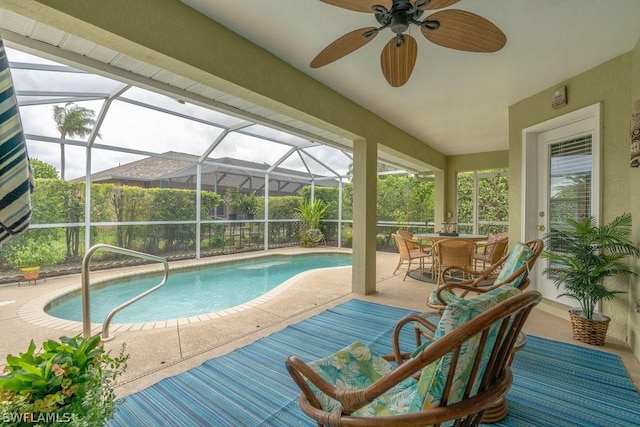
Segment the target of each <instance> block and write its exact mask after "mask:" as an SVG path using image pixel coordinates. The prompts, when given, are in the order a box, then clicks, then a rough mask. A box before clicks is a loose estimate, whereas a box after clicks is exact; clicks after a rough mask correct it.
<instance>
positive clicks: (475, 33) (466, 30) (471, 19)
mask: <svg viewBox="0 0 640 427" xmlns="http://www.w3.org/2000/svg"><path fill="white" fill-rule="evenodd" d="M426 21H438V22H439V23H440V26H439V27H438V28H437V29H435V30H430V29H428V28H424V27H421V30H422V34H424V36H425V37H426V38H427V39H428V40H429V41H431V42H433V43H435V44H438V45H440V46H444V47H448V48H450V49H457V50H464V51H467V52H496V51H498V50H500V49H502V48H503V47H504V45H505V44H506V43H507V36H505V34H504V33H503V32H502V31H501V30H500V28H498V27H496V26H495V25H494V24H493V23H491V22H490V21H488V20H486V19H485V18H483V17H482V16H478V15H476V14H475V13H471V12H466V11H464V10H457V9H449V10H442V11H440V12H435V13H432V14H431V15H429V16H427V18H426V19H425V20H424V21H423V22H426Z"/></svg>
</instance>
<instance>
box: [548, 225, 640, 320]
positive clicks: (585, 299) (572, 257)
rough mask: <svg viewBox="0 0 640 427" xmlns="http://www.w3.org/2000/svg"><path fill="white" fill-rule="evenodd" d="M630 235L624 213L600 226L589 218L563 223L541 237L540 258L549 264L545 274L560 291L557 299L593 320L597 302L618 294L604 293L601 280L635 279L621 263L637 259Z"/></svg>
mask: <svg viewBox="0 0 640 427" xmlns="http://www.w3.org/2000/svg"><path fill="white" fill-rule="evenodd" d="M630 235H631V214H629V213H625V214H623V215H620V216H619V217H617V218H615V219H613V220H612V221H611V222H609V223H608V224H604V225H600V226H598V225H597V224H596V220H595V218H593V217H588V218H586V219H585V220H583V221H576V220H573V219H567V220H566V227H564V228H557V229H552V230H551V231H550V232H549V233H547V235H546V236H545V240H546V246H547V250H546V251H544V252H543V253H542V256H543V257H545V258H547V259H548V260H549V261H550V263H549V267H548V268H547V269H546V270H545V272H546V273H548V274H549V277H550V278H551V279H552V280H553V282H554V284H555V285H556V286H557V287H558V288H563V289H564V293H563V294H562V295H561V296H567V297H569V298H573V299H575V300H577V301H578V302H579V303H580V307H581V309H582V311H583V314H584V317H586V318H587V319H592V318H593V313H594V310H595V307H596V304H598V302H599V301H601V300H610V299H612V298H613V297H614V296H615V295H616V294H617V293H620V292H622V291H615V290H611V289H608V288H607V287H606V283H605V282H604V279H605V278H607V277H613V276H619V275H621V276H635V275H636V273H634V272H633V271H632V270H631V268H630V266H629V264H628V263H627V262H626V260H625V259H626V258H627V257H629V256H631V257H638V256H640V249H638V247H637V246H636V245H634V243H633V242H632V241H631V239H630Z"/></svg>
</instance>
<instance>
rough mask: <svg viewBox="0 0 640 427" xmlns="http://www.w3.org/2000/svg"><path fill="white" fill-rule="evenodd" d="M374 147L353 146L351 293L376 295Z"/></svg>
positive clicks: (363, 143)
mask: <svg viewBox="0 0 640 427" xmlns="http://www.w3.org/2000/svg"><path fill="white" fill-rule="evenodd" d="M377 157H378V147H377V145H376V143H375V142H372V141H366V140H364V139H361V140H356V141H354V142H353V261H352V262H353V273H352V283H351V289H352V290H353V292H357V293H360V294H364V295H368V294H372V293H374V292H375V291H376V177H377V175H376V174H377Z"/></svg>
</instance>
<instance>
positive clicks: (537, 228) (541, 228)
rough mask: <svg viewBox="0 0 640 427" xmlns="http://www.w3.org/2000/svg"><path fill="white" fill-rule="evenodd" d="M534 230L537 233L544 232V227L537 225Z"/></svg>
mask: <svg viewBox="0 0 640 427" xmlns="http://www.w3.org/2000/svg"><path fill="white" fill-rule="evenodd" d="M536 230H538V231H544V230H545V228H544V225H537V226H536Z"/></svg>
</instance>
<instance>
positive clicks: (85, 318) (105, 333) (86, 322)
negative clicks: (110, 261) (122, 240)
mask: <svg viewBox="0 0 640 427" xmlns="http://www.w3.org/2000/svg"><path fill="white" fill-rule="evenodd" d="M98 249H105V250H108V251H109V252H115V253H118V254H122V255H130V256H132V257H135V258H142V259H146V260H149V261H157V262H161V263H163V264H164V276H163V278H162V281H161V282H160V283H159V284H157V285H156V286H154V287H153V288H151V289H148V290H146V291H144V292H143V293H141V294H140V295H138V296H135V297H133V298H131V299H130V300H128V301H125V302H123V303H122V304H120V305H119V306H117V307H116V308H114V309H113V310H111V311H110V312H109V314H107V317H106V318H105V319H104V323H103V324H102V341H110V340H112V339H113V337H109V324H110V323H111V319H112V318H113V316H115V314H116V313H117V312H119V311H120V310H122V309H123V308H125V307H127V306H128V305H131V304H133V303H134V302H136V301H138V300H139V299H141V298H144V297H145V296H147V295H149V294H150V293H151V292H153V291H155V290H156V289H158V288H160V287H162V286H163V285H164V284H165V283H167V279H168V278H169V263H168V262H167V260H166V258H162V257H159V256H155V255H149V254H145V253H142V252H137V251H132V250H131V249H125V248H119V247H117V246H111V245H106V244H104V243H99V244H97V245H95V246H92V247H91V248H90V249H89V250H88V251H87V253H86V254H85V255H84V257H83V258H82V332H83V334H84V336H85V338H89V337H90V336H91V310H90V303H89V290H90V287H89V261H90V260H91V257H92V256H93V254H94V252H96V251H97V250H98Z"/></svg>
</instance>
